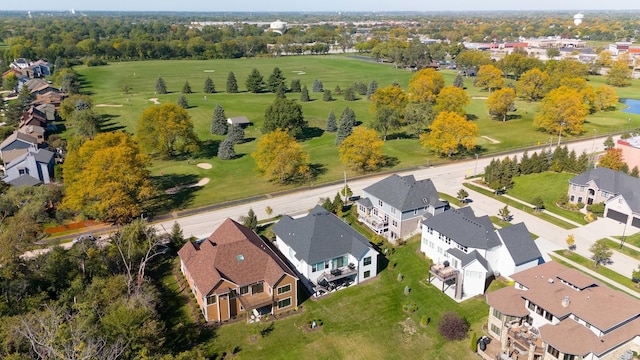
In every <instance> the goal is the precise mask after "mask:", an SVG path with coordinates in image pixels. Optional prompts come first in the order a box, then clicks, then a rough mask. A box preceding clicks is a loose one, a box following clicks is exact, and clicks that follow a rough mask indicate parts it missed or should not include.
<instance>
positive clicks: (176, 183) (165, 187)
mask: <svg viewBox="0 0 640 360" xmlns="http://www.w3.org/2000/svg"><path fill="white" fill-rule="evenodd" d="M198 180H200V179H199V178H198V176H197V175H195V174H166V175H159V176H153V177H151V182H152V184H153V185H155V187H156V188H157V189H158V190H159V194H158V195H157V196H156V197H155V198H153V199H152V200H151V201H150V204H149V212H150V213H151V214H161V213H166V212H168V211H171V210H176V209H183V208H185V207H187V206H188V205H189V204H191V202H192V201H193V198H194V197H195V192H197V191H199V190H200V189H201V187H199V186H194V187H191V186H189V185H191V184H195V183H197V182H198Z"/></svg>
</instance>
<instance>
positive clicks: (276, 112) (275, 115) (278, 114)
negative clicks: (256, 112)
mask: <svg viewBox="0 0 640 360" xmlns="http://www.w3.org/2000/svg"><path fill="white" fill-rule="evenodd" d="M306 127H307V122H306V121H305V120H304V116H303V115H302V106H300V104H298V103H297V102H295V101H293V100H287V99H282V98H276V99H275V100H274V102H273V103H271V104H270V105H269V106H267V108H266V110H265V112H264V124H263V126H262V132H263V133H269V132H272V131H274V130H276V129H287V130H289V133H290V134H291V135H292V136H295V137H298V136H301V135H302V132H303V131H304V129H305V128H306Z"/></svg>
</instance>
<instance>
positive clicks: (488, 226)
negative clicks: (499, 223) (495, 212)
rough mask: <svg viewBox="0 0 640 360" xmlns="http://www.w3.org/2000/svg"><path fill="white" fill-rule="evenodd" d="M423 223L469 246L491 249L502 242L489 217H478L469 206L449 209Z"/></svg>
mask: <svg viewBox="0 0 640 360" xmlns="http://www.w3.org/2000/svg"><path fill="white" fill-rule="evenodd" d="M422 223H423V224H424V225H426V226H427V227H429V228H432V229H434V230H436V231H437V232H439V233H440V234H443V235H445V236H446V237H448V238H450V239H452V240H453V241H455V242H456V243H458V244H460V245H463V246H466V247H469V248H475V249H490V248H493V247H496V246H499V245H501V244H502V243H501V242H500V239H499V238H498V235H496V233H495V231H494V230H493V224H492V223H491V220H490V219H489V217H488V216H486V215H485V216H481V217H476V216H475V214H474V213H473V210H472V209H471V208H470V207H468V206H467V207H463V208H460V209H450V210H447V211H445V212H443V213H440V214H437V215H435V216H433V217H431V218H428V219H426V220H424V221H422Z"/></svg>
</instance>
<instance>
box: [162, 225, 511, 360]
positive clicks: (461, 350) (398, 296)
mask: <svg viewBox="0 0 640 360" xmlns="http://www.w3.org/2000/svg"><path fill="white" fill-rule="evenodd" d="M418 247H419V238H417V237H416V238H413V239H412V240H410V241H409V242H408V243H407V244H406V245H404V246H402V247H400V248H398V249H397V251H396V252H395V253H394V254H393V255H392V256H391V257H390V259H389V261H390V262H393V263H397V266H396V267H395V268H394V269H385V270H383V271H382V272H381V274H379V277H378V278H376V279H374V280H372V281H369V282H367V283H365V284H361V285H359V286H354V287H351V288H348V289H345V290H341V291H339V292H337V293H334V294H332V295H330V296H327V297H324V298H321V299H319V300H317V301H315V300H309V299H308V300H306V301H305V302H304V303H303V304H302V306H303V311H302V313H300V314H296V315H291V316H289V317H286V318H283V319H279V320H277V321H274V322H272V323H259V324H247V323H246V322H244V321H240V322H238V323H234V324H226V325H223V326H222V327H220V328H219V329H218V330H217V331H216V332H215V337H214V336H211V337H210V338H205V339H202V341H204V343H203V344H202V348H203V349H205V350H206V351H205V352H206V354H207V355H208V356H214V354H217V355H220V354H222V353H223V352H227V353H232V352H233V350H234V349H236V350H237V351H238V352H237V356H238V357H239V358H244V359H256V358H262V359H304V358H307V359H373V358H380V359H407V358H421V359H470V358H472V357H473V356H475V355H474V354H473V353H472V352H471V351H470V350H469V345H470V341H471V336H472V334H473V332H476V333H477V334H478V336H481V334H482V326H483V325H484V324H485V323H486V318H487V315H488V311H489V307H488V306H487V304H486V303H485V301H484V298H483V297H477V298H473V299H469V300H467V301H465V302H463V303H460V304H458V303H456V302H455V301H453V300H452V299H451V298H449V297H448V296H446V295H444V294H442V293H441V292H440V290H439V289H437V288H436V287H434V286H431V285H425V284H424V281H422V282H421V280H424V279H425V278H426V277H427V266H428V265H427V262H426V261H425V260H423V257H421V256H420V255H419V254H417V249H418ZM398 273H402V275H403V277H404V280H403V281H401V282H398V281H397V276H398ZM173 282H175V279H174V278H172V276H166V277H165V279H164V280H163V283H164V284H165V285H166V286H172V285H171V283H173ZM405 286H409V287H410V288H411V292H410V295H408V296H405V295H404V294H403V291H404V287H405ZM503 286H506V284H502V283H499V282H494V283H493V284H492V286H491V288H490V291H492V290H495V289H497V288H499V287H503ZM407 302H414V303H415V304H416V305H417V307H418V310H417V311H416V312H415V313H412V314H407V313H405V312H404V311H403V310H402V305H403V304H405V303H407ZM182 306H183V307H185V304H182ZM179 310H180V311H178V313H179V314H185V313H187V311H185V310H181V309H179ZM447 311H455V312H457V313H458V314H459V315H460V316H462V317H463V318H465V319H466V320H467V321H468V322H469V324H470V325H471V330H470V331H469V333H468V337H467V338H466V339H464V340H461V341H454V342H449V341H446V340H445V339H444V338H442V337H441V336H440V335H439V334H438V331H437V326H438V321H439V319H440V316H441V315H442V314H443V313H444V312H447ZM182 316H184V315H182ZM423 316H427V317H428V318H430V319H431V321H430V323H429V325H427V326H426V327H422V326H420V320H421V318H422V317H423ZM188 318H189V317H186V318H184V317H183V318H182V319H183V322H184V321H185V320H184V319H188ZM311 319H320V320H322V322H323V327H322V329H321V330H319V331H315V332H309V331H307V330H305V326H306V323H307V322H308V321H310V320H311ZM170 323H173V322H171V321H170ZM270 324H273V327H272V329H271V331H270V332H269V333H268V335H266V336H264V337H263V336H261V333H260V332H261V330H264V329H265V328H267V327H269V326H270ZM181 326H184V327H188V326H189V324H186V323H183V324H182V325H181ZM418 354H419V355H418ZM214 357H215V356H214Z"/></svg>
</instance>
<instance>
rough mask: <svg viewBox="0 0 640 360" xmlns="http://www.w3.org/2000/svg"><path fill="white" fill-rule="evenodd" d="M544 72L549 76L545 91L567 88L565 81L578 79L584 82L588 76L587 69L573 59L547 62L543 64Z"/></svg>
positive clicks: (584, 65)
mask: <svg viewBox="0 0 640 360" xmlns="http://www.w3.org/2000/svg"><path fill="white" fill-rule="evenodd" d="M545 71H546V72H547V74H549V79H548V80H547V83H546V91H550V90H553V89H556V88H559V87H560V86H563V85H565V86H569V84H568V83H567V81H568V80H570V79H575V78H578V79H583V80H586V78H587V76H588V75H589V67H588V66H587V65H586V64H583V63H581V62H579V61H577V60H574V59H563V60H560V61H556V60H550V61H547V62H546V63H545ZM569 87H573V86H569ZM574 88H575V87H574ZM576 90H578V89H576Z"/></svg>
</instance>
